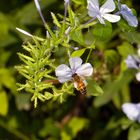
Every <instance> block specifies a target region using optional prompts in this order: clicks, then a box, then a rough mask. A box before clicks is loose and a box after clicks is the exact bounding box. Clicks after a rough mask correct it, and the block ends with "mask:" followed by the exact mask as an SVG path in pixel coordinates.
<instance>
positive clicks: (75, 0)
mask: <svg viewBox="0 0 140 140" xmlns="http://www.w3.org/2000/svg"><path fill="white" fill-rule="evenodd" d="M72 1H73V2H74V3H76V4H79V5H84V3H85V0H72Z"/></svg>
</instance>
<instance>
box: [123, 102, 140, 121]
mask: <svg viewBox="0 0 140 140" xmlns="http://www.w3.org/2000/svg"><path fill="white" fill-rule="evenodd" d="M122 111H123V112H124V113H125V114H126V116H127V117H128V118H129V119H130V120H132V121H138V122H139V123H140V103H137V104H134V103H124V104H123V105H122Z"/></svg>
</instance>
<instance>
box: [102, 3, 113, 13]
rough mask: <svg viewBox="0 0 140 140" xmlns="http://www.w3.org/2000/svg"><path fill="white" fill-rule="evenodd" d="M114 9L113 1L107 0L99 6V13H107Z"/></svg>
mask: <svg viewBox="0 0 140 140" xmlns="http://www.w3.org/2000/svg"><path fill="white" fill-rule="evenodd" d="M114 10H115V3H114V1H113V0H107V1H106V2H105V3H104V4H103V5H102V6H101V8H100V12H101V13H109V12H112V11H114Z"/></svg>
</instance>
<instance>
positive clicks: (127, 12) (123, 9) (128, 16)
mask: <svg viewBox="0 0 140 140" xmlns="http://www.w3.org/2000/svg"><path fill="white" fill-rule="evenodd" d="M118 8H119V14H121V15H122V17H123V18H124V19H125V20H126V21H127V22H128V24H129V25H130V26H133V27H137V26H138V19H137V18H136V16H134V15H133V13H132V11H131V9H130V8H129V7H128V6H127V5H126V4H120V0H118Z"/></svg>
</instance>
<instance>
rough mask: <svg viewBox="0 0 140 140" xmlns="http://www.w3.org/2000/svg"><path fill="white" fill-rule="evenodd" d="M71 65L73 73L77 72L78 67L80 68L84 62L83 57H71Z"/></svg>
mask: <svg viewBox="0 0 140 140" xmlns="http://www.w3.org/2000/svg"><path fill="white" fill-rule="evenodd" d="M69 63H70V67H71V70H72V73H75V72H76V70H77V68H79V67H80V66H81V64H82V59H81V58H80V57H73V58H70V59H69Z"/></svg>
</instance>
